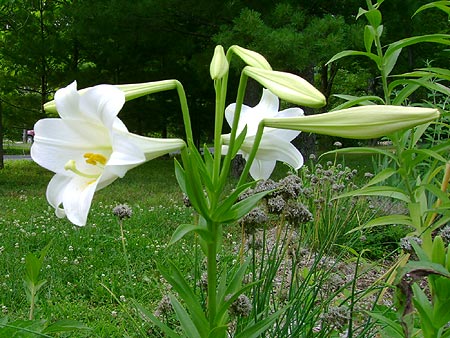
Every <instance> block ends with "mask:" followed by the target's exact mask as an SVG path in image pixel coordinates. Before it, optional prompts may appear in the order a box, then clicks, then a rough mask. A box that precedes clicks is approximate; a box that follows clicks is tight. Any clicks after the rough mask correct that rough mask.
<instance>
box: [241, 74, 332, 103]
mask: <svg viewBox="0 0 450 338" xmlns="http://www.w3.org/2000/svg"><path fill="white" fill-rule="evenodd" d="M244 71H245V73H246V74H247V75H248V76H249V77H251V78H253V79H255V80H256V81H258V82H259V83H260V84H262V85H263V86H264V87H266V88H267V89H269V90H270V91H271V92H272V93H274V94H275V95H276V96H278V97H279V98H280V99H283V100H286V101H289V102H292V103H295V104H298V105H300V106H307V107H313V108H319V107H323V106H324V105H325V104H326V99H325V96H323V94H322V93H321V92H320V91H319V90H317V89H316V88H315V87H314V86H313V85H311V84H310V83H309V82H308V81H306V80H305V79H303V78H301V77H300V76H297V75H294V74H290V73H285V72H277V71H272V70H265V69H260V68H255V67H249V66H247V67H245V69H244Z"/></svg>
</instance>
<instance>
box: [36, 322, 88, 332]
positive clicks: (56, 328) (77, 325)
mask: <svg viewBox="0 0 450 338" xmlns="http://www.w3.org/2000/svg"><path fill="white" fill-rule="evenodd" d="M75 330H92V329H91V328H90V327H88V326H86V325H84V324H83V323H81V322H78V321H76V320H71V319H62V320H58V321H56V322H54V323H52V324H50V325H49V326H47V327H46V328H45V329H44V330H43V331H42V333H58V332H68V331H75Z"/></svg>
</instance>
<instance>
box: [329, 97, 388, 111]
mask: <svg viewBox="0 0 450 338" xmlns="http://www.w3.org/2000/svg"><path fill="white" fill-rule="evenodd" d="M333 96H336V97H339V98H340V99H343V100H347V102H344V103H342V104H340V105H339V106H337V107H335V108H333V109H332V110H331V111H335V110H341V109H347V108H350V107H353V106H356V105H363V106H368V105H371V104H375V103H374V102H372V101H379V102H380V103H381V104H385V102H384V100H383V99H382V98H381V97H379V96H374V95H366V96H353V95H343V94H335V95H333Z"/></svg>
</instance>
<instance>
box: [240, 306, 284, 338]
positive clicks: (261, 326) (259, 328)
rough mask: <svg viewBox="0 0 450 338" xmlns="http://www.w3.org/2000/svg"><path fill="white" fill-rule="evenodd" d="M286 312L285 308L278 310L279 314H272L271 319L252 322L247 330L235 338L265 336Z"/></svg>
mask: <svg viewBox="0 0 450 338" xmlns="http://www.w3.org/2000/svg"><path fill="white" fill-rule="evenodd" d="M285 310H286V308H283V309H281V310H278V311H277V312H274V313H272V314H271V315H270V316H269V317H267V318H264V319H262V320H258V321H257V322H256V323H255V322H254V321H252V322H251V323H250V324H249V325H248V326H247V328H246V329H245V330H244V331H242V332H239V333H238V334H237V335H236V337H235V338H257V337H259V335H261V334H263V333H264V331H266V330H267V329H268V328H269V327H270V326H271V325H272V324H273V323H274V322H275V321H276V320H277V319H278V317H279V316H280V315H281V314H282V313H283V312H284V311H285Z"/></svg>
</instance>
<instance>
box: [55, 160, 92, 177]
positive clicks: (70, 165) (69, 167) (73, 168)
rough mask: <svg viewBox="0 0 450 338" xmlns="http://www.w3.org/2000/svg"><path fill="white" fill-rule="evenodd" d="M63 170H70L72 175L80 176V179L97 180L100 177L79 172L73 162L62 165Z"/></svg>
mask: <svg viewBox="0 0 450 338" xmlns="http://www.w3.org/2000/svg"><path fill="white" fill-rule="evenodd" d="M64 169H65V170H70V171H72V172H73V173H75V174H77V175H79V176H82V177H86V178H95V179H96V178H98V177H99V176H100V174H86V173H84V172H82V171H80V170H78V169H77V165H76V163H75V161H74V160H69V161H67V163H66V164H65V165H64Z"/></svg>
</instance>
